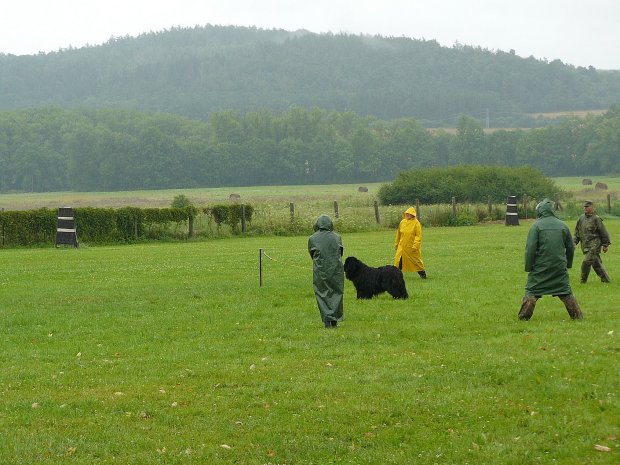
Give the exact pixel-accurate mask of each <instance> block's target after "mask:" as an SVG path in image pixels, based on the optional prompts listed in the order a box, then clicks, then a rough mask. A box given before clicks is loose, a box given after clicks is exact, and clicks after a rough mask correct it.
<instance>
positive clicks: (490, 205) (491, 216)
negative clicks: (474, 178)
mask: <svg viewBox="0 0 620 465" xmlns="http://www.w3.org/2000/svg"><path fill="white" fill-rule="evenodd" d="M487 207H488V208H489V218H493V202H492V201H491V197H489V200H487Z"/></svg>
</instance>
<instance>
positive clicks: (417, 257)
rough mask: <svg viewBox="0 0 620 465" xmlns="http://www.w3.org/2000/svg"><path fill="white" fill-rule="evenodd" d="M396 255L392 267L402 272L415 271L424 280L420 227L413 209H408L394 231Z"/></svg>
mask: <svg viewBox="0 0 620 465" xmlns="http://www.w3.org/2000/svg"><path fill="white" fill-rule="evenodd" d="M394 248H395V249H396V255H394V266H396V267H398V268H400V269H401V270H402V271H417V272H418V274H419V275H420V277H421V278H422V279H426V270H425V268H424V262H423V261H422V225H421V224H420V222H419V221H418V218H417V217H416V211H415V208H414V207H409V208H408V209H407V210H406V211H405V213H404V214H403V219H402V220H401V222H400V223H399V224H398V229H397V230H396V240H395V241H394Z"/></svg>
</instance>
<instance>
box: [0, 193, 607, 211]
mask: <svg viewBox="0 0 620 465" xmlns="http://www.w3.org/2000/svg"><path fill="white" fill-rule="evenodd" d="M3 210H4V208H3ZM607 213H611V194H607Z"/></svg>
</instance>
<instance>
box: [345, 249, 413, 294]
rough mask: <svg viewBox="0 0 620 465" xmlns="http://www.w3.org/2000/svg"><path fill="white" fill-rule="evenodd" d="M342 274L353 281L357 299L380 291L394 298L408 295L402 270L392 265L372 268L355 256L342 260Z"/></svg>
mask: <svg viewBox="0 0 620 465" xmlns="http://www.w3.org/2000/svg"><path fill="white" fill-rule="evenodd" d="M344 275H345V276H346V277H347V279H348V280H350V281H352V282H353V285H354V286H355V290H356V291H357V298H358V299H372V298H373V297H374V296H376V295H379V294H381V293H382V292H388V293H389V294H390V295H391V296H392V297H394V298H395V299H406V298H408V297H409V294H407V288H406V287H405V280H404V279H403V272H402V271H400V270H399V269H398V268H396V267H395V266H392V265H386V266H380V267H379V268H373V267H371V266H368V265H366V264H364V263H362V262H361V261H360V260H358V259H357V258H355V257H347V259H346V260H345V261H344Z"/></svg>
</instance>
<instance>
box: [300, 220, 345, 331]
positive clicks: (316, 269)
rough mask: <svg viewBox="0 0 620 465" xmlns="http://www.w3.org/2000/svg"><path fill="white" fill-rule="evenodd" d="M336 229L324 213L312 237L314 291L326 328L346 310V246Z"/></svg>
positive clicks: (317, 221) (336, 322)
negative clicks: (344, 304)
mask: <svg viewBox="0 0 620 465" xmlns="http://www.w3.org/2000/svg"><path fill="white" fill-rule="evenodd" d="M333 229H334V223H333V222H332V220H331V218H330V217H329V216H327V215H321V216H319V218H318V219H317V220H316V223H315V225H314V231H315V233H314V234H312V236H310V238H309V239H308V252H309V253H310V257H312V262H313V266H312V271H313V279H312V284H313V286H314V295H315V296H316V302H317V304H318V306H319V312H320V313H321V320H323V323H324V324H325V327H326V328H335V327H336V326H337V325H338V321H342V319H343V313H344V311H343V300H344V266H343V264H342V254H343V251H344V249H343V247H342V239H341V238H340V235H338V234H336V233H335V232H334V231H333Z"/></svg>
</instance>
